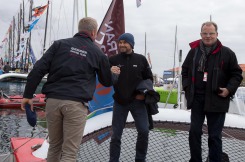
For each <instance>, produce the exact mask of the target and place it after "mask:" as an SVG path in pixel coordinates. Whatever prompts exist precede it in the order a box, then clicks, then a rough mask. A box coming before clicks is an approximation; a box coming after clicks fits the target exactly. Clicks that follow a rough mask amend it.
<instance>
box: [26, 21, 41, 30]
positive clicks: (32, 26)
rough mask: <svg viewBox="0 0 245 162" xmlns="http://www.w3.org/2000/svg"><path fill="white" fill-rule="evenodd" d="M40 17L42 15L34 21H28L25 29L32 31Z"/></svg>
mask: <svg viewBox="0 0 245 162" xmlns="http://www.w3.org/2000/svg"><path fill="white" fill-rule="evenodd" d="M39 19H40V17H37V18H35V19H33V20H32V21H30V22H28V26H27V27H25V30H27V31H28V32H31V30H32V29H33V28H34V26H35V25H36V24H37V22H38V21H39Z"/></svg>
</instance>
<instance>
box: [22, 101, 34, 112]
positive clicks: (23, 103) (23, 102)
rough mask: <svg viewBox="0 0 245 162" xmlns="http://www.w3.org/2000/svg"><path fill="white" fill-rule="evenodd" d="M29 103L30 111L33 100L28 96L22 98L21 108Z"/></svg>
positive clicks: (23, 108)
mask: <svg viewBox="0 0 245 162" xmlns="http://www.w3.org/2000/svg"><path fill="white" fill-rule="evenodd" d="M26 104H29V105H30V106H31V111H33V102H32V99H29V98H23V99H22V101H21V109H22V110H25V105H26Z"/></svg>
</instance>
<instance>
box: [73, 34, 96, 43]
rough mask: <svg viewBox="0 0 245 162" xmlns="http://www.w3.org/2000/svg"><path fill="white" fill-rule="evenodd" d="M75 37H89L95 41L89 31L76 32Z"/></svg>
mask: <svg viewBox="0 0 245 162" xmlns="http://www.w3.org/2000/svg"><path fill="white" fill-rule="evenodd" d="M73 37H83V38H89V39H90V40H91V41H92V42H93V40H92V38H91V36H90V35H89V34H88V33H87V32H80V33H76V34H75V35H74V36H73Z"/></svg>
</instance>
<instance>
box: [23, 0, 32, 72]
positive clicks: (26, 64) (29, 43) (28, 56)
mask: <svg viewBox="0 0 245 162" xmlns="http://www.w3.org/2000/svg"><path fill="white" fill-rule="evenodd" d="M23 4H24V0H23ZM32 7H33V0H30V8H29V17H28V21H29V22H31V19H32ZM30 49H31V32H30V36H29V37H28V38H27V41H26V57H25V64H24V65H25V66H24V67H26V72H28V70H29V63H30V61H29V60H30ZM26 60H27V62H26Z"/></svg>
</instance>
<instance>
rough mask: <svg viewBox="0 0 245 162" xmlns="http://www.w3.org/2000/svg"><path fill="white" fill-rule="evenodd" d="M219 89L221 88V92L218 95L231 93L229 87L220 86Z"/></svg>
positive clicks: (222, 95)
mask: <svg viewBox="0 0 245 162" xmlns="http://www.w3.org/2000/svg"><path fill="white" fill-rule="evenodd" d="M219 89H220V93H219V94H218V95H219V96H221V97H227V96H228V95H229V93H230V92H229V91H228V89H227V88H219Z"/></svg>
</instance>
